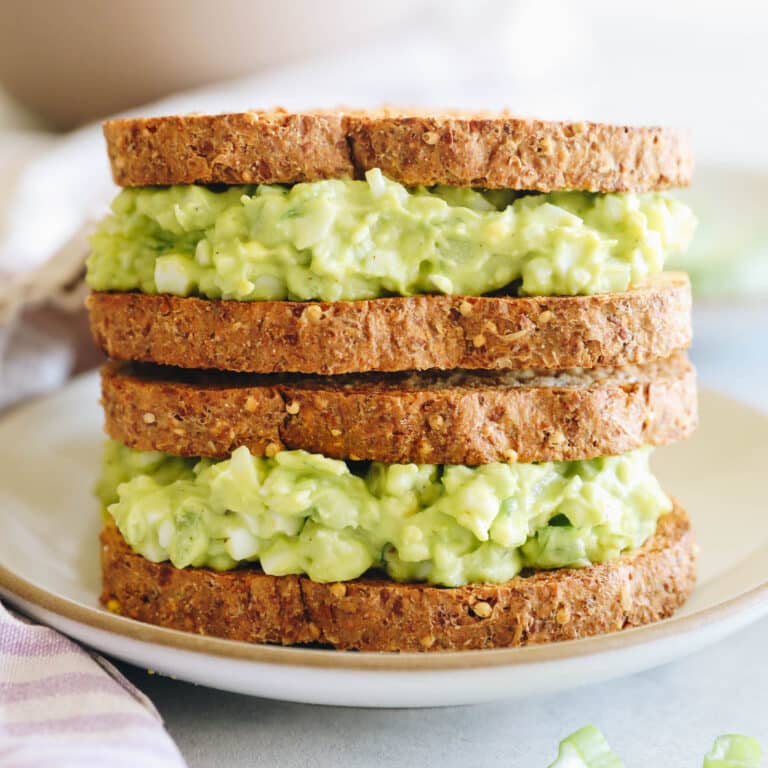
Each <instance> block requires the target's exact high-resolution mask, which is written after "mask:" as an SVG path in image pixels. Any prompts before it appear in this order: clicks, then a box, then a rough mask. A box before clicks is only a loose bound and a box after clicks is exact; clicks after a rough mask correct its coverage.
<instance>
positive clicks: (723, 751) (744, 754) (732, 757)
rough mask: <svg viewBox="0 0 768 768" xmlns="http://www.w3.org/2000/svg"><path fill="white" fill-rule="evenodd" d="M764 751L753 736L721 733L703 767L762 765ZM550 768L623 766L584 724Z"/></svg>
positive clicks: (563, 744) (592, 728)
mask: <svg viewBox="0 0 768 768" xmlns="http://www.w3.org/2000/svg"><path fill="white" fill-rule="evenodd" d="M762 757H763V750H762V748H761V746H760V742H758V741H757V739H753V738H752V737H751V736H741V735H739V734H733V733H731V734H725V735H723V736H718V737H717V738H716V739H715V743H714V744H713V745H712V749H711V750H710V751H709V752H707V754H706V755H705V756H704V765H703V768H760V766H761V765H762ZM549 768H624V763H622V762H621V760H619V758H618V757H617V756H616V755H615V754H614V752H613V751H612V750H611V748H610V747H609V746H608V742H607V741H606V740H605V736H603V734H602V733H601V732H600V730H599V729H598V728H596V727H595V726H594V725H585V726H584V727H583V728H579V730H578V731H575V732H574V733H572V734H571V735H570V736H566V737H565V738H564V739H563V740H562V741H561V742H560V747H559V748H558V751H557V759H556V760H555V762H554V763H552V764H551V765H550V766H549Z"/></svg>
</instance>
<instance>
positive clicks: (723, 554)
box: [0, 375, 768, 707]
mask: <svg viewBox="0 0 768 768" xmlns="http://www.w3.org/2000/svg"><path fill="white" fill-rule="evenodd" d="M97 399H98V383H97V379H96V377H95V376H93V375H91V376H88V377H85V378H81V379H79V380H77V381H75V382H74V383H73V384H71V385H70V386H69V387H68V388H66V389H65V390H63V391H62V392H61V393H59V394H57V395H55V396H54V397H51V398H48V399H45V400H40V401H37V402H35V403H33V404H31V405H29V406H27V407H25V408H22V409H21V410H18V411H15V412H14V413H12V414H11V415H10V416H9V417H7V418H6V419H4V420H3V421H2V422H0V531H2V535H0V591H2V593H3V595H4V596H5V597H6V598H7V599H9V600H11V601H12V602H14V603H15V604H17V605H18V606H20V607H21V608H23V609H24V610H25V611H26V612H28V613H29V614H30V615H32V616H33V617H35V618H37V619H39V620H41V621H45V622H47V623H49V624H51V625H53V626H55V627H57V628H59V629H60V630H62V631H63V632H66V633H67V634H69V635H71V636H72V637H75V638H77V639H78V640H81V641H83V642H85V643H88V644H89V645H91V646H93V647H94V648H97V649H99V650H101V651H103V652H105V653H109V654H111V655H113V656H116V657H118V658H120V659H123V660H124V661H128V662H132V663H134V664H137V665H139V666H143V667H147V668H151V669H153V670H156V671H157V672H160V673H162V674H166V675H173V676H175V677H178V678H180V679H182V680H188V681H191V682H195V683H201V684H203V685H208V686H212V687H216V688H222V689H225V690H230V691H237V692H240V693H248V694H254V695H258V696H266V697H269V698H275V699H284V700H289V701H301V702H312V703H320V704H341V705H353V706H376V707H383V706H433V705H450V704H467V703H471V702H477V701H487V700H491V699H502V698H512V697H519V696H526V695H529V694H533V693H542V692H548V691H556V690H562V689H566V688H570V687H574V686H578V685H582V684H586V683H595V682H599V681H602V680H606V679H609V678H612V677H618V676H620V675H627V674H631V673H633V672H638V671H640V670H643V669H647V668H650V667H652V666H655V665H658V664H663V663H665V662H668V661H671V660H672V659H675V658H678V657H680V656H683V655H685V654H687V653H690V652H692V651H695V650H697V649H699V648H701V647H703V646H705V645H707V644H709V643H713V642H715V641H717V640H720V639H722V638H723V637H725V636H726V635H728V634H729V633H731V632H735V631H737V630H739V629H740V628H742V627H743V626H745V625H746V624H748V623H749V622H751V621H754V620H755V619H757V618H759V617H760V616H762V615H764V614H766V613H768V526H767V525H766V524H765V520H766V513H768V508H767V506H768V505H766V502H765V491H764V486H765V483H766V469H765V467H766V461H765V460H766V458H768V457H767V456H766V454H767V453H768V450H767V448H768V437H767V436H768V417H766V416H765V415H762V414H760V413H758V412H756V411H753V410H750V409H748V408H746V407H745V406H742V405H740V404H738V403H735V402H732V401H730V400H727V399H726V398H723V397H721V396H719V395H715V394H711V393H704V394H703V395H702V398H701V422H702V423H701V428H700V429H699V431H698V433H697V435H696V437H695V438H694V439H693V440H690V441H688V442H686V443H683V444H681V445H677V446H673V447H671V448H666V449H663V450H661V451H659V452H658V453H657V455H656V468H657V471H658V474H659V475H660V477H661V479H662V481H663V482H664V485H665V487H666V488H667V490H668V491H669V492H670V493H672V494H674V495H675V496H677V497H678V498H679V499H680V500H681V501H682V502H683V503H684V505H685V506H686V507H688V509H689V510H690V512H691V515H692V517H693V521H694V525H695V527H696V531H697V535H698V539H699V543H700V545H701V550H702V554H701V560H700V577H699V584H698V586H697V588H696V590H695V592H694V594H693V596H692V598H691V600H690V601H689V602H688V604H687V605H686V607H685V608H684V609H683V610H682V611H681V612H680V613H679V614H678V615H677V616H675V617H674V618H673V619H670V620H668V621H664V622H661V623H659V624H655V625H652V626H648V627H641V628H638V629H632V630H628V631H625V632H620V633H617V634H613V635H607V636H603V637H597V638H590V639H586V640H576V641H571V642H565V643H556V644H552V645H542V646H538V647H528V648H521V649H502V650H495V651H469V652H462V653H437V654H374V653H340V652H335V651H328V650H313V649H306V648H280V647H274V646H258V645H248V644H246V643H236V642H232V641H228V640H219V639H216V638H208V637H200V636H197V635H189V634H185V633H182V632H177V631H175V630H167V629H162V628H159V627H153V626H150V625H145V624H140V623H138V622H135V621H132V620H130V619H125V618H121V617H119V616H114V615H112V614H110V613H107V612H106V611H104V610H103V609H101V608H100V607H99V603H98V594H99V566H98V546H97V533H98V530H99V527H100V520H99V511H98V507H97V504H96V502H95V500H94V499H93V498H92V496H91V487H92V485H93V481H94V478H95V475H96V473H97V472H98V469H99V462H100V451H101V440H102V438H101V429H100V426H101V413H100V410H99V408H98V406H97Z"/></svg>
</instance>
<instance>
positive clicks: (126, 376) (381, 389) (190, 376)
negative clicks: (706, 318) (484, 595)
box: [102, 353, 697, 465]
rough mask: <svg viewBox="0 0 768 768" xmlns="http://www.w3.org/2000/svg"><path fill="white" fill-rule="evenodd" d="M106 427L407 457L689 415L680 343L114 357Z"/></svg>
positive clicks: (650, 439)
mask: <svg viewBox="0 0 768 768" xmlns="http://www.w3.org/2000/svg"><path fill="white" fill-rule="evenodd" d="M102 403H103V406H104V413H105V417H106V431H107V433H108V434H109V435H110V436H111V437H112V438H114V439H115V440H118V441H120V442H121V443H123V444H125V445H128V446H130V447H132V448H136V449H138V450H156V451H163V452H165V453H172V454H175V455H180V456H212V457H221V458H224V457H227V456H229V455H230V454H231V453H232V451H234V450H235V449H236V448H238V447H239V446H241V445H246V446H248V448H249V450H250V451H251V453H253V454H255V455H260V456H261V455H267V456H270V455H274V453H276V452H277V451H279V450H285V449H298V448H301V449H304V450H307V451H310V452H312V453H322V454H324V455H325V456H330V457H333V458H339V459H351V460H353V461H357V460H375V461H383V462H387V463H395V464H405V463H410V462H414V463H417V464H469V465H474V464H487V463H490V462H494V461H503V462H508V461H515V460H518V461H523V462H531V461H571V460H575V459H590V458H594V457H596V456H606V455H617V454H621V453H626V452H627V451H629V450H632V449H634V448H639V447H640V446H642V445H666V444H668V443H671V442H675V441H678V440H681V439H683V438H685V437H688V436H689V435H690V434H691V433H692V432H693V430H694V428H695V426H696V415H697V414H696V374H695V371H694V368H693V366H692V365H691V364H690V362H689V361H688V359H687V357H686V356H685V353H679V354H678V355H675V356H673V357H672V358H670V359H669V360H666V361H662V362H659V363H651V364H649V365H647V366H643V367H635V366H632V367H626V368H619V369H595V370H592V371H579V372H571V373H566V372H563V373H558V374H554V375H552V374H545V373H539V374H538V375H537V374H535V373H534V372H533V371H527V372H517V373H515V372H511V371H507V372H500V373H486V372H481V373H474V374H470V373H467V372H454V373H450V374H389V375H386V374H378V375H377V374H366V375H362V376H341V377H333V378H318V377H312V378H308V377H290V376H289V377H275V376H272V377H269V376H267V377H264V376H261V377H258V376H257V377H253V376H244V375H242V374H234V375H231V374H230V375H226V374H221V373H215V374H208V375H205V374H201V373H184V372H179V371H174V370H169V369H162V368H157V367H155V366H150V367H146V366H136V365H133V366H132V365H126V364H124V363H123V364H118V363H108V364H107V365H105V366H104V368H103V369H102Z"/></svg>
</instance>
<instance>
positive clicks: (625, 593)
mask: <svg viewBox="0 0 768 768" xmlns="http://www.w3.org/2000/svg"><path fill="white" fill-rule="evenodd" d="M101 543H102V546H101V563H102V572H103V592H102V595H101V600H102V602H103V603H105V604H107V605H109V606H110V607H111V608H112V609H113V610H116V611H118V612H119V613H121V614H123V615H124V616H129V617H131V618H134V619H138V620H139V621H145V622H149V623H151V624H159V625H160V626H163V627H170V628H172V629H180V630H183V631H187V632H194V633H196V634H201V635H213V636H217V637H225V638H228V639H230V640H243V641H245V642H250V643H277V644H282V645H292V644H296V643H313V644H319V645H328V646H333V647H335V648H338V649H357V650H361V651H438V650H454V651H458V650H469V649H483V648H507V647H512V646H522V645H529V644H533V643H545V642H552V641H555V640H572V639H576V638H580V637H587V636H590V635H597V634H602V633H605V632H613V631H616V630H619V629H624V628H625V627H634V626H639V625H641V624H648V623H650V622H653V621H658V620H659V619H664V618H667V617H668V616H671V615H672V613H674V611H675V610H676V609H677V608H679V607H680V606H681V605H682V604H683V603H684V602H685V600H686V598H687V597H688V595H689V594H690V592H691V590H692V589H693V585H694V582H695V579H696V574H695V570H696V567H695V563H696V545H695V543H694V539H693V534H692V532H691V528H690V521H689V519H688V516H687V515H686V513H685V512H684V511H683V509H682V508H681V507H679V506H676V507H675V508H674V510H673V511H672V512H671V513H669V514H667V515H664V516H663V517H661V519H660V520H659V524H658V527H657V529H656V533H655V534H654V536H652V537H651V538H650V539H649V540H648V541H647V542H646V543H645V544H644V545H643V546H642V547H641V548H640V549H638V550H636V551H635V552H631V553H628V554H626V555H624V556H622V557H621V558H619V559H618V560H614V561H613V562H609V563H602V564H599V565H592V566H590V567H588V568H582V569H561V570H556V571H538V572H534V573H533V574H530V575H520V576H517V577H515V578H514V579H512V580H511V581H508V582H506V583H504V584H475V585H469V586H465V587H452V588H445V587H433V586H429V585H425V584H400V583H397V582H394V581H390V580H389V579H385V578H375V577H371V578H361V579H357V580H355V581H349V582H338V583H332V584H319V583H317V582H313V581H310V580H309V579H308V578H306V577H303V576H268V575H266V574H264V573H263V572H262V571H261V570H260V569H259V568H258V567H257V566H253V567H244V568H241V569H238V570H234V571H227V572H221V573H219V572H216V571H211V570H207V569H203V568H187V569H183V570H181V569H177V568H174V567H173V566H172V565H171V564H170V563H167V562H166V563H153V562H150V561H149V560H146V559H145V558H143V557H142V556H141V555H137V554H135V553H134V552H132V550H131V549H130V548H129V547H128V545H127V544H126V543H125V541H124V540H123V538H122V536H121V535H120V533H119V532H118V530H117V529H116V528H115V527H114V526H112V525H110V526H108V527H106V528H105V529H104V531H103V532H102V534H101Z"/></svg>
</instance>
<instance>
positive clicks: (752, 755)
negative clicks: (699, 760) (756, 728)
mask: <svg viewBox="0 0 768 768" xmlns="http://www.w3.org/2000/svg"><path fill="white" fill-rule="evenodd" d="M762 757H763V750H762V747H761V746H760V742H759V741H757V739H753V738H752V737H751V736H741V735H739V734H737V733H727V734H725V735H723V736H718V737H717V738H716V739H715V743H714V744H713V745H712V749H711V750H710V751H709V752H707V754H706V755H705V756H704V768H760V765H761V763H762Z"/></svg>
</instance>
